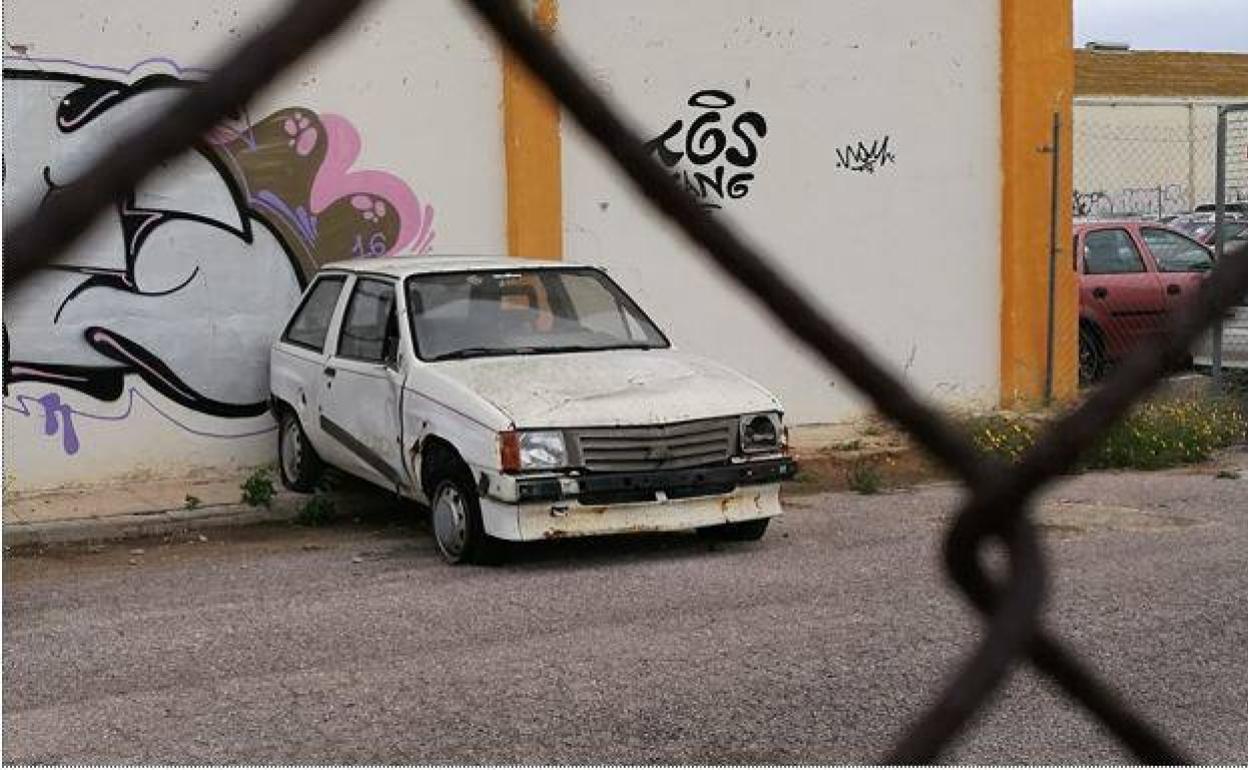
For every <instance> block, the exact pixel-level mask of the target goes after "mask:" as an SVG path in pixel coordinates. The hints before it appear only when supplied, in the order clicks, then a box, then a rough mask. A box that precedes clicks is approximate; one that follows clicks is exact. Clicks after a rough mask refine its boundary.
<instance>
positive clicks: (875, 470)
mask: <svg viewBox="0 0 1248 770" xmlns="http://www.w3.org/2000/svg"><path fill="white" fill-rule="evenodd" d="M846 481H847V482H848V484H849V488H850V489H852V490H853V491H855V492H857V493H858V494H860V495H874V494H878V493H879V491H880V489H881V487H883V486H884V475H883V474H882V473H880V465H879V463H877V462H875V461H874V460H858V461H855V462H854V463H852V464H851V465H850V466H849V472H848V475H847V477H846Z"/></svg>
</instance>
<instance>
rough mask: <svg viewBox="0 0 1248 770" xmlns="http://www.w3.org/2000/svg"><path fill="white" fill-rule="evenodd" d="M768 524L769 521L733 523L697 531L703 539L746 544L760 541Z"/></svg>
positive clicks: (757, 520)
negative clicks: (709, 538) (710, 538)
mask: <svg viewBox="0 0 1248 770" xmlns="http://www.w3.org/2000/svg"><path fill="white" fill-rule="evenodd" d="M770 523H771V519H750V520H749V521H734V522H730V523H728V524H716V525H715V526H713V527H702V528H701V529H699V530H698V534H699V535H702V536H704V537H712V538H715V539H716V540H732V541H736V542H747V541H751V540H759V539H761V538H762V536H763V535H764V534H765V533H766V532H767V525H768V524H770Z"/></svg>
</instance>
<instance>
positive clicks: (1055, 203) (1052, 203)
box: [1044, 112, 1062, 406]
mask: <svg viewBox="0 0 1248 770" xmlns="http://www.w3.org/2000/svg"><path fill="white" fill-rule="evenodd" d="M1048 150H1049V152H1051V153H1052V155H1053V157H1052V158H1051V163H1052V172H1051V179H1050V190H1051V194H1050V199H1049V316H1048V334H1047V335H1046V337H1045V342H1044V344H1045V350H1044V405H1045V406H1048V405H1050V404H1052V403H1053V344H1054V340H1053V333H1054V328H1053V327H1054V325H1055V323H1056V318H1055V315H1056V312H1057V310H1056V307H1055V305H1056V302H1057V252H1058V245H1057V218H1058V217H1059V216H1061V211H1060V210H1059V209H1060V207H1061V199H1060V198H1059V196H1058V186H1059V185H1060V184H1061V174H1062V113H1060V112H1055V113H1053V142H1052V144H1050V145H1049V147H1048Z"/></svg>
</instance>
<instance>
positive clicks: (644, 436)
mask: <svg viewBox="0 0 1248 770" xmlns="http://www.w3.org/2000/svg"><path fill="white" fill-rule="evenodd" d="M570 433H571V435H572V444H573V446H574V447H575V448H576V451H577V453H578V455H579V460H580V464H581V466H582V467H584V468H585V469H586V470H590V471H652V470H664V469H669V468H695V467H697V466H699V465H713V464H715V463H720V462H724V461H726V460H728V459H729V458H730V457H732V453H733V450H734V449H735V447H736V436H737V418H735V417H729V418H717V419H713V420H697V421H694V422H682V423H674V424H671V425H654V426H637V427H632V426H629V427H618V428H582V429H579V430H573V431H570Z"/></svg>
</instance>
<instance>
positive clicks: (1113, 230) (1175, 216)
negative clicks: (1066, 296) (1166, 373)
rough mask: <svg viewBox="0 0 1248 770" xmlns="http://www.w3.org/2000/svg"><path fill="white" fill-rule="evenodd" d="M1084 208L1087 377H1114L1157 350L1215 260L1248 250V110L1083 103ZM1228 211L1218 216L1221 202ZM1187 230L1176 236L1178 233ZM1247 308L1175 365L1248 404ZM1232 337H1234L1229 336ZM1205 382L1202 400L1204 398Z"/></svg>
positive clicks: (1079, 201) (1075, 203)
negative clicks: (1132, 356)
mask: <svg viewBox="0 0 1248 770" xmlns="http://www.w3.org/2000/svg"><path fill="white" fill-rule="evenodd" d="M1076 110H1077V112H1078V115H1077V117H1076V122H1075V130H1074V198H1073V200H1072V212H1071V213H1072V215H1073V216H1074V218H1075V243H1074V247H1075V249H1076V254H1077V260H1078V262H1077V266H1078V268H1079V271H1080V302H1079V307H1080V313H1079V322H1078V333H1079V377H1080V382H1081V383H1082V384H1084V385H1088V384H1091V383H1094V382H1096V381H1099V380H1100V379H1102V378H1103V377H1105V376H1106V375H1107V374H1108V372H1109V371H1110V370H1112V368H1113V367H1114V366H1115V365H1117V363H1118V362H1120V361H1122V360H1123V359H1124V358H1125V357H1126V356H1127V355H1128V354H1129V353H1130V352H1131V351H1132V350H1133V349H1134V348H1136V347H1139V346H1144V345H1155V344H1157V341H1158V339H1159V337H1160V336H1161V335H1162V334H1164V332H1165V329H1166V324H1167V319H1168V318H1170V317H1172V316H1175V315H1177V314H1179V313H1181V312H1182V311H1183V310H1184V308H1185V307H1186V306H1187V304H1188V303H1189V302H1191V300H1192V298H1193V297H1194V296H1196V294H1197V293H1198V291H1199V289H1200V286H1201V284H1202V283H1203V282H1204V280H1205V278H1206V277H1207V276H1208V275H1209V272H1210V271H1211V270H1212V268H1213V265H1214V263H1215V260H1216V259H1219V258H1221V255H1223V254H1225V255H1226V256H1227V258H1232V259H1233V258H1235V257H1234V255H1235V254H1236V253H1237V252H1238V251H1239V249H1240V248H1241V247H1243V246H1246V245H1248V111H1245V110H1244V109H1243V107H1242V106H1240V107H1231V108H1226V107H1222V106H1220V105H1216V104H1212V103H1207V102H1190V103H1177V102H1175V103H1162V102H1157V103H1108V102H1103V101H1097V100H1085V101H1081V102H1077V106H1076ZM1219 202H1221V203H1222V212H1221V213H1220V214H1219V212H1218V205H1217V204H1218V203H1219ZM1176 231H1177V232H1176ZM1245 328H1248V310H1245V309H1244V308H1243V307H1242V306H1240V307H1237V308H1233V309H1232V310H1230V311H1229V312H1228V314H1227V316H1226V317H1225V318H1222V319H1219V320H1218V322H1217V323H1216V324H1215V325H1214V327H1213V328H1212V329H1211V330H1210V331H1209V332H1208V333H1206V334H1204V335H1201V337H1200V338H1199V339H1198V341H1197V343H1196V344H1195V345H1194V346H1193V348H1192V350H1191V351H1188V352H1184V353H1183V354H1180V355H1179V356H1177V357H1176V358H1175V359H1174V360H1172V361H1170V362H1169V369H1170V370H1171V372H1172V373H1175V374H1181V373H1183V372H1185V371H1189V370H1190V369H1192V368H1193V367H1194V368H1195V370H1196V371H1197V372H1198V373H1200V374H1208V375H1210V377H1211V379H1212V383H1211V387H1210V388H1208V389H1207V390H1208V392H1212V393H1214V394H1225V393H1230V394H1232V395H1236V396H1242V395H1244V394H1245V392H1248V391H1245V389H1244V387H1243V382H1242V377H1241V375H1240V374H1239V372H1240V371H1241V370H1243V369H1248V338H1245V336H1244V333H1243V332H1242V331H1241V330H1242V329H1245ZM1222 329H1225V333H1223V332H1222ZM1200 385H1201V383H1200V382H1199V381H1198V382H1197V383H1196V384H1195V385H1194V386H1193V388H1192V389H1193V390H1194V391H1196V392H1201V388H1200Z"/></svg>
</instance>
